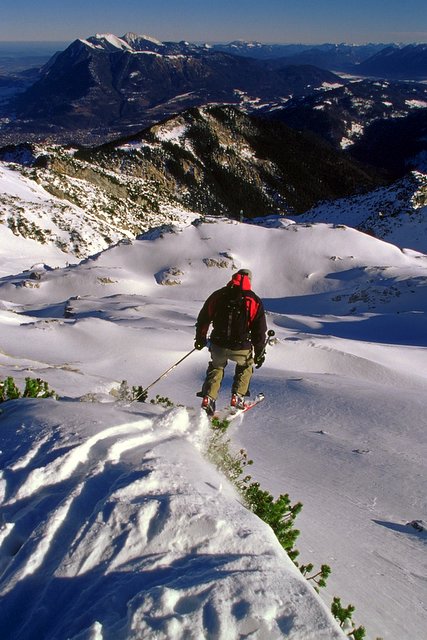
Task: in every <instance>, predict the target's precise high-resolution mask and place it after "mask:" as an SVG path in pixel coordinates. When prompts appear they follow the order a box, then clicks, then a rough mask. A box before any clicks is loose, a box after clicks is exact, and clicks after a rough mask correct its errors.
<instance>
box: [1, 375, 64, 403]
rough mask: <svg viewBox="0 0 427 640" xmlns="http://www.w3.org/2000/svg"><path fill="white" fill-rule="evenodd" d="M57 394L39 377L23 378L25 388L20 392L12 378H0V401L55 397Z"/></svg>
mask: <svg viewBox="0 0 427 640" xmlns="http://www.w3.org/2000/svg"><path fill="white" fill-rule="evenodd" d="M57 397H58V396H57V394H56V393H55V391H53V390H52V389H49V385H48V383H47V382H45V381H44V380H41V378H25V389H24V391H23V393H21V392H20V390H19V389H18V387H17V386H16V384H15V381H14V379H13V378H12V377H11V376H9V377H7V378H6V379H5V380H0V402H6V400H16V399H17V398H57Z"/></svg>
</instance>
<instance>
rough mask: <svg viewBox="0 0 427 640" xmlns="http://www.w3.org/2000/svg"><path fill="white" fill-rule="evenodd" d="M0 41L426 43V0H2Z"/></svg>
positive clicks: (0, 4)
mask: <svg viewBox="0 0 427 640" xmlns="http://www.w3.org/2000/svg"><path fill="white" fill-rule="evenodd" d="M0 9H1V10H0V17H1V20H0V41H5V40H8V41H11V40H57V41H72V40H74V39H75V38H79V37H87V36H89V35H93V34H94V33H114V34H116V35H123V34H124V33H126V32H127V31H133V32H135V33H139V34H146V35H152V36H154V37H156V38H158V39H160V40H190V41H206V42H224V41H230V40H235V39H245V40H259V41H263V42H284V43H289V42H304V43H320V42H355V43H364V42H427V2H426V0H406V2H402V0H157V2H156V1H155V0H149V1H146V0H62V1H61V0H0Z"/></svg>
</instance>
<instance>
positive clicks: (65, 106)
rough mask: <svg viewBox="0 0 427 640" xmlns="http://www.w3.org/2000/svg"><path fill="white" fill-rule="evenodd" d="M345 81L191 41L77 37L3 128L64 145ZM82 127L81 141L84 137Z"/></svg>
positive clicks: (17, 103)
mask: <svg viewBox="0 0 427 640" xmlns="http://www.w3.org/2000/svg"><path fill="white" fill-rule="evenodd" d="M337 82H340V80H339V78H338V77H337V76H336V75H335V74H332V73H331V72H329V71H326V70H321V69H318V68H315V67H310V66H305V67H284V68H279V69H272V68H271V67H270V66H269V65H268V64H267V63H265V62H263V61H259V60H254V59H252V58H244V57H241V56H235V55H231V54H229V53H224V52H221V51H215V50H213V49H212V48H209V47H198V46H196V45H191V44H188V43H160V42H158V41H156V40H154V39H150V38H147V37H141V36H135V35H134V34H127V35H126V36H124V37H123V38H117V37H116V36H112V35H104V36H94V37H91V38H88V39H87V40H76V41H75V42H73V43H72V44H71V45H70V46H69V47H68V48H67V49H66V50H65V51H63V52H61V53H59V54H57V55H55V56H53V58H52V59H51V60H50V61H49V63H48V64H47V65H46V66H45V67H44V68H43V70H42V72H41V76H40V79H39V80H38V81H37V82H36V83H34V84H33V85H32V86H31V87H30V88H29V89H27V90H26V91H25V92H24V93H23V94H21V95H19V96H18V97H17V98H16V100H15V102H14V105H13V106H14V112H15V118H16V119H15V120H14V121H13V123H12V124H11V125H9V126H5V127H4V128H3V129H2V130H0V136H1V138H2V139H3V141H4V142H5V141H6V142H7V141H11V138H9V140H8V139H7V136H8V133H9V131H10V132H11V134H12V135H13V136H14V140H16V137H17V136H20V137H21V139H24V138H25V136H27V137H28V134H32V133H36V134H38V133H41V134H43V135H45V136H46V135H49V136H50V137H51V138H53V137H54V136H56V138H57V139H60V140H61V141H64V140H67V137H68V139H69V140H71V139H72V140H73V141H75V140H76V139H77V140H78V141H80V142H83V141H84V140H85V141H86V142H91V141H92V142H96V141H98V142H99V141H102V140H105V139H106V138H108V137H109V138H113V137H114V136H116V137H117V136H118V135H123V133H124V132H126V131H137V130H141V129H143V128H144V127H147V126H149V125H151V124H153V123H155V122H159V121H160V120H162V119H164V118H166V117H168V116H169V115H171V114H175V113H177V112H178V111H182V110H184V109H186V108H188V107H192V106H197V105H202V104H207V103H212V102H219V103H230V102H231V103H234V104H242V103H244V104H245V105H246V106H247V107H248V108H249V109H250V107H251V106H252V108H253V109H255V107H256V106H258V104H259V102H264V103H266V102H269V101H272V100H273V101H276V100H284V99H287V98H289V97H290V96H292V95H305V94H306V93H307V92H309V91H313V90H314V89H315V88H320V87H322V86H324V85H325V84H335V83H337ZM80 130H84V131H85V133H84V135H82V136H81V138H80V140H79V135H78V132H79V131H80Z"/></svg>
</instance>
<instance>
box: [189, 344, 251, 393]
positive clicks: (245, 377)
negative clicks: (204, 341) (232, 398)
mask: <svg viewBox="0 0 427 640" xmlns="http://www.w3.org/2000/svg"><path fill="white" fill-rule="evenodd" d="M210 352H211V361H210V362H209V365H208V369H207V371H206V378H205V382H204V384H203V389H202V393H203V395H204V396H210V397H211V398H212V399H213V400H216V399H217V397H218V393H219V390H220V387H221V382H222V379H223V377H224V369H225V367H226V366H227V363H228V360H232V361H233V362H235V363H236V369H235V372H234V378H233V386H232V389H231V392H232V393H238V394H239V395H240V396H245V395H247V393H248V390H249V383H250V381H251V377H252V373H253V364H254V360H253V357H252V349H240V350H237V351H235V350H233V349H226V348H225V347H219V346H218V345H216V344H212V343H211V346H210Z"/></svg>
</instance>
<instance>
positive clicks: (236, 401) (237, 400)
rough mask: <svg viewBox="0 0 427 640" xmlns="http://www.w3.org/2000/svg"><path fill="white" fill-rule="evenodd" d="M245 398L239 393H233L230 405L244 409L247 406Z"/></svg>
mask: <svg viewBox="0 0 427 640" xmlns="http://www.w3.org/2000/svg"><path fill="white" fill-rule="evenodd" d="M245 406H246V405H245V399H244V397H243V396H241V395H239V394H238V393H233V395H232V396H231V400H230V407H235V408H236V409H244V408H245Z"/></svg>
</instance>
